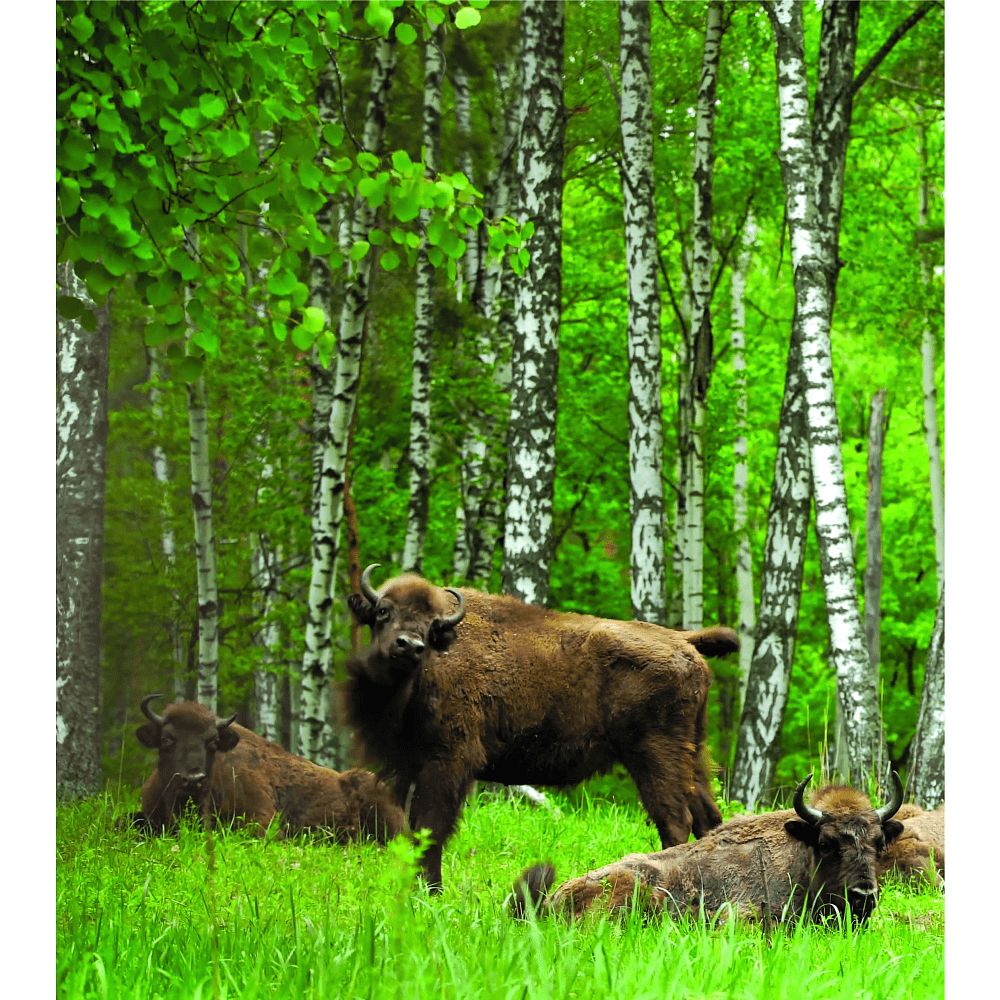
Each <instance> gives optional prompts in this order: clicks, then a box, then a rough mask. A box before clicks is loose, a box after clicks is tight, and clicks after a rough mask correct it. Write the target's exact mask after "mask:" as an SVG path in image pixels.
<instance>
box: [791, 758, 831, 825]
mask: <svg viewBox="0 0 1000 1000" xmlns="http://www.w3.org/2000/svg"><path fill="white" fill-rule="evenodd" d="M811 778H812V771H810V772H809V773H808V774H807V775H806V777H805V780H804V781H802V782H800V783H799V787H798V788H796V789H795V798H794V799H793V800H792V804H793V805H794V806H795V811H796V812H797V813H798V814H799V816H800V817H801V818H802V819H804V820H805V821H806V822H807V823H808V824H809V825H810V826H815V825H816V824H817V823H819V822H820V820H822V819H823V814H822V813H821V812H820V811H819V810H818V809H813V807H812V806H807V805H806V803H805V799H804V798H803V796H804V795H805V791H806V785H808V784H809V781H810V779H811Z"/></svg>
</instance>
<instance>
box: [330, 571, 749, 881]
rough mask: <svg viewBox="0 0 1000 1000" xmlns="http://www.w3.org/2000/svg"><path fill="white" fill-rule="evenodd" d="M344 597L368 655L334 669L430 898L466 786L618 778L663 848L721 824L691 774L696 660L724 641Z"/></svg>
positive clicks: (497, 609) (474, 597)
mask: <svg viewBox="0 0 1000 1000" xmlns="http://www.w3.org/2000/svg"><path fill="white" fill-rule="evenodd" d="M375 568H376V567H375V566H374V565H373V566H369V567H368V568H367V569H366V570H365V572H364V574H363V576H362V578H361V594H352V595H351V596H350V597H348V605H349V607H350V609H351V612H352V613H353V615H354V617H355V619H356V620H357V621H358V622H359V623H360V624H362V625H368V626H370V627H371V633H372V642H371V645H370V646H368V647H367V648H366V649H364V650H363V651H362V652H361V653H360V654H358V655H357V656H354V657H352V658H351V659H349V660H348V663H347V671H348V685H347V705H348V718H349V720H350V722H351V724H352V725H353V726H354V727H355V729H356V731H357V734H358V737H359V739H360V742H361V744H362V746H363V749H364V751H365V754H366V756H367V757H368V758H369V759H370V760H373V761H379V762H380V763H381V764H382V766H383V768H384V770H385V772H386V773H387V774H388V773H391V774H393V775H394V778H395V785H394V791H395V794H396V801H397V802H398V803H399V804H400V805H405V804H406V803H407V802H408V801H409V803H410V810H411V813H410V825H411V826H412V827H413V828H414V829H420V828H421V827H429V828H430V831H431V836H432V837H433V840H434V843H433V844H432V845H431V847H430V848H428V850H427V851H426V852H425V854H424V862H423V863H424V871H425V875H426V878H427V881H428V883H429V885H430V886H431V887H432V889H433V890H435V891H437V890H439V889H440V886H441V850H442V847H443V845H444V843H445V841H447V839H448V837H449V836H451V834H452V832H453V830H454V829H455V825H456V823H457V821H458V816H459V813H460V811H461V808H462V804H463V802H464V801H465V797H466V796H467V795H468V793H469V789H470V788H471V786H472V783H473V782H474V781H475V780H477V779H482V780H484V781H497V782H501V783H503V784H519V783H529V784H543V785H573V784H577V783H578V782H580V781H583V780H584V779H585V778H588V777H590V776H591V775H592V774H594V773H595V772H598V771H606V770H608V769H609V768H610V767H611V766H612V765H613V764H614V763H616V762H620V763H622V764H623V765H624V766H625V767H626V769H627V770H628V772H629V774H630V775H631V776H632V778H633V780H634V781H635V783H636V786H637V787H638V789H639V795H640V797H641V798H642V803H643V805H644V806H645V808H646V812H647V813H648V814H649V816H650V819H651V820H652V821H653V822H654V823H655V824H656V828H657V830H658V832H659V834H660V839H661V841H662V843H663V845H664V846H665V847H669V846H670V845H672V844H679V843H683V842H684V841H686V840H687V839H688V835H689V834H690V833H691V831H692V829H693V830H694V833H695V836H698V837H701V836H703V835H704V834H706V833H707V832H708V831H709V830H710V829H712V827H714V826H716V825H717V824H718V823H720V822H721V820H722V817H721V814H720V813H719V810H718V808H717V807H716V805H715V802H714V801H713V800H712V795H711V792H710V791H709V786H708V774H707V768H706V762H705V747H704V740H705V711H706V704H707V699H708V689H709V684H710V683H711V675H710V673H709V669H708V664H706V663H705V660H704V659H703V655H702V654H704V655H705V656H719V655H722V654H724V653H729V652H732V651H734V650H736V649H738V648H739V644H738V642H737V639H736V633H735V632H733V630H732V629H728V628H709V629H703V630H700V631H697V632H675V631H673V630H671V629H667V628H662V627H661V626H659V625H653V624H650V623H649V622H635V621H633V622H619V621H609V620H607V619H603V618H593V617H591V616H590V615H578V614H564V613H560V612H557V611H550V610H548V609H546V608H541V607H536V606H534V605H530V604H524V603H523V602H522V601H519V600H517V599H516V598H513V597H506V596H497V595H492V594H484V593H481V592H480V591H477V590H468V589H461V590H454V589H451V588H448V589H442V588H441V587H435V586H433V585H431V584H430V583H428V582H427V581H426V580H424V579H423V578H421V577H419V576H413V575H404V576H400V577H397V578H396V579H394V580H390V581H389V582H388V583H386V584H385V585H384V586H383V587H382V589H381V590H380V591H378V592H377V593H376V592H375V591H374V590H373V589H372V587H371V584H370V583H369V576H370V574H371V571H372V570H373V569H375Z"/></svg>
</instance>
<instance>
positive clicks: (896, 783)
mask: <svg viewBox="0 0 1000 1000" xmlns="http://www.w3.org/2000/svg"><path fill="white" fill-rule="evenodd" d="M892 784H893V789H892V798H891V799H890V800H889V801H888V802H887V803H886V804H885V805H884V806H882V808H881V809H876V810H875V815H876V816H878V821H879V822H880V823H885V822H886V821H887V820H890V819H892V817H893V816H895V815H896V813H897V812H898V811H899V807H900V806H901V805H902V804H903V784H902V782H901V781H900V780H899V775H898V774H897V773H896V772H895V771H893V772H892Z"/></svg>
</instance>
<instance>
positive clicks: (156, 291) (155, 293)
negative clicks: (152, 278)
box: [146, 279, 174, 307]
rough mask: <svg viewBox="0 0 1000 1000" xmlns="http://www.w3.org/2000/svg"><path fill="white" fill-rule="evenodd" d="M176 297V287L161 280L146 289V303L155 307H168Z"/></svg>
mask: <svg viewBox="0 0 1000 1000" xmlns="http://www.w3.org/2000/svg"><path fill="white" fill-rule="evenodd" d="M173 297H174V285H173V283H172V282H170V281H165V280H163V279H161V280H160V281H157V282H156V283H155V284H153V285H150V286H149V288H147V289H146V301H147V302H148V303H149V304H150V305H151V306H154V307H157V306H158V307H162V306H165V305H167V304H168V303H169V302H170V301H171V299H173Z"/></svg>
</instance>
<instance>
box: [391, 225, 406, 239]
mask: <svg viewBox="0 0 1000 1000" xmlns="http://www.w3.org/2000/svg"><path fill="white" fill-rule="evenodd" d="M392 242H393V243H405V242H406V233H404V232H403V230H402V229H400V228H399V226H393V227H392Z"/></svg>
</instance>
